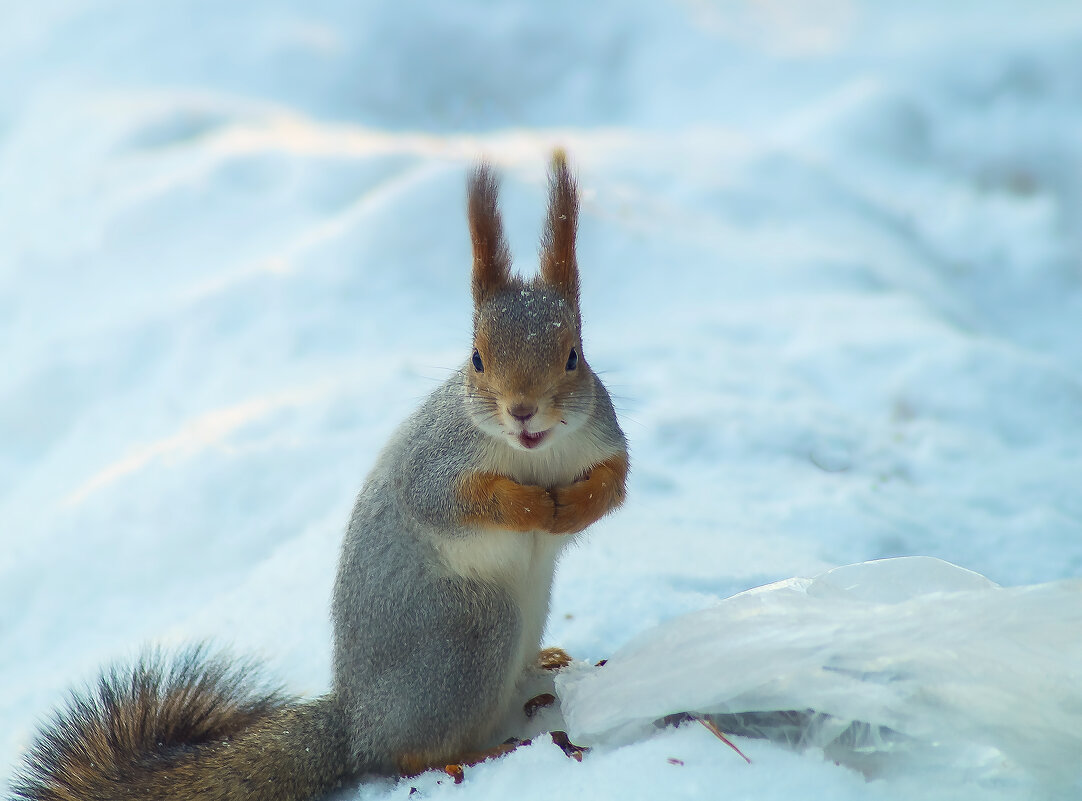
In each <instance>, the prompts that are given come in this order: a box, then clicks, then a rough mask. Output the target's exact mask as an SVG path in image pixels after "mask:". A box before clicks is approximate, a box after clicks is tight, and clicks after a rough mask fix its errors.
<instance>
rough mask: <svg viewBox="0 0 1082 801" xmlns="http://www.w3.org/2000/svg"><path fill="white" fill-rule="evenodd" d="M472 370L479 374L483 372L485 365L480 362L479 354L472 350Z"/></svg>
mask: <svg viewBox="0 0 1082 801" xmlns="http://www.w3.org/2000/svg"><path fill="white" fill-rule="evenodd" d="M473 369H474V370H476V371H477V372H479V373H483V372H484V371H485V363H484V362H483V361H481V354H480V353H478V352H477V350H474V352H473Z"/></svg>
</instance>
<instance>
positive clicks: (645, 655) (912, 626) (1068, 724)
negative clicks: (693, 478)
mask: <svg viewBox="0 0 1082 801" xmlns="http://www.w3.org/2000/svg"><path fill="white" fill-rule="evenodd" d="M557 690H558V692H559V695H560V698H561V702H562V706H563V713H564V716H565V718H566V720H567V725H568V730H569V732H570V734H571V736H572V739H573V740H574V741H575V742H580V743H584V744H597V743H605V742H609V743H619V742H626V741H629V740H631V739H636V738H638V737H641V736H644V735H646V734H647V733H649V732H650V731H651V730H652V729H653V727H654V726H655V723H656V722H657V721H659V720H660V719H661V718H664V717H665V716H667V715H670V714H675V713H678V712H692V713H697V714H702V715H710V716H711V717H712V718H713V719H714V720H715V722H717V723H718V724H719V726H720V727H721V728H722V729H723V730H727V731H729V732H732V733H736V734H743V735H748V736H755V737H765V738H767V739H771V740H775V741H777V742H781V743H785V744H788V745H790V746H793V747H797V748H806V747H816V748H821V749H824V751H825V752H826V754H827V756H828V757H829V758H831V759H834V760H835V761H839V762H842V763H844V764H848V765H850V766H852V767H855V768H857V769H859V770H861V771H863V772H864V773H866V774H867V775H869V776H880V775H885V774H889V773H891V772H892V771H893V770H897V769H911V767H912V765H913V764H914V761H916V762H918V763H919V764H921V765H923V766H925V767H929V766H932V767H942V768H946V769H950V770H958V769H961V770H965V771H967V772H970V773H973V774H975V775H980V776H981V777H983V778H984V779H987V780H989V781H1000V780H1009V779H1010V778H1011V777H1015V778H1017V777H1019V776H1022V777H1032V778H1034V779H1035V780H1037V781H1039V782H1047V783H1049V784H1059V785H1072V786H1077V785H1078V783H1079V781H1080V779H1082V759H1080V755H1082V580H1068V581H1059V582H1055V583H1050V584H1041V585H1035V586H1027V587H1013V588H1003V587H999V586H997V585H996V584H994V583H992V582H991V581H989V580H988V579H986V578H984V577H983V576H980V575H978V574H976V573H972V572H970V571H967V570H963V569H962V568H959V567H956V566H954V565H951V564H948V563H947V562H942V561H940V560H937V559H931V558H927V557H909V558H901V559H886V560H881V561H875V562H865V563H862V564H857V565H849V566H846V567H841V568H837V569H835V570H831V571H829V572H827V573H823V574H822V575H819V576H816V577H814V578H811V579H806V578H803V579H801V578H797V579H789V580H787V581H782V582H778V583H776V584H771V585H768V586H765V587H760V588H757V589H754V590H750V591H748V592H743V593H740V594H739V595H735V596H733V597H731V598H728V599H726V600H724V601H721V602H720V603H719V604H718V605H717V606H716V607H713V608H710V609H705V610H703V611H700V612H696V613H693V614H690V615H686V616H684V617H680V618H677V619H675V620H671V621H669V622H667V623H664V624H662V625H660V626H658V627H656V628H654V629H652V630H650V631H647V632H646V633H644V634H642V635H641V636H639V637H638V638H636V639H635V640H634V641H632V642H631V643H630V644H628V645H627V646H625V647H624V648H623V649H621V650H620V651H618V652H617V653H616V654H614V655H613V656H612V657H611V658H610V659H609V660H608V662H607V664H606V665H605V666H604V667H601V668H587V667H585V666H583V667H579V668H578V669H576V670H573V671H569V672H566V673H565V674H563V675H562V676H560V677H559V678H558V680H557Z"/></svg>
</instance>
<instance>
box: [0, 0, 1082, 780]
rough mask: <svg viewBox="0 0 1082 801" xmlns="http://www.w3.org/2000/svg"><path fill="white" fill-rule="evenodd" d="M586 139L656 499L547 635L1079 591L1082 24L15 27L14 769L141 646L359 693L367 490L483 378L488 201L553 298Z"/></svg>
mask: <svg viewBox="0 0 1082 801" xmlns="http://www.w3.org/2000/svg"><path fill="white" fill-rule="evenodd" d="M556 145H561V146H564V147H566V148H567V149H568V151H569V153H570V155H571V158H572V160H573V162H574V165H575V168H576V170H577V172H578V174H579V178H580V183H581V188H582V194H583V217H582V222H581V234H580V250H579V254H580V263H581V269H582V273H583V295H584V297H583V305H584V314H585V337H586V342H585V351H586V352H585V356H586V358H587V359H589V361H590V363H591V365H593V366H594V367H595V369H597V370H598V371H599V372H600V373H601V374H602V377H603V379H604V380H605V382H606V383H607V385H608V386H609V389H610V390H611V391H612V392H613V394H614V395H615V397H616V401H617V405H618V408H619V411H620V413H621V416H622V419H623V422H624V426H625V429H626V430H627V433H628V436H629V439H630V441H631V445H632V454H633V465H634V467H633V476H632V480H631V494H630V500H629V503H628V505H627V507H626V509H625V510H624V511H623V512H621V513H620V514H619V515H617V516H615V517H613V518H611V519H608V520H606V521H604V522H603V523H602V524H600V525H599V526H598V527H597V528H596V530H594V531H593V532H592V534H591V535H590V537H588V538H587V539H586V540H585V541H584V542H583V544H582V545H581V546H580V547H578V548H576V549H574V550H573V551H571V552H570V553H569V554H568V556H567V557H566V558H565V559H564V562H563V565H562V567H561V572H560V575H559V578H558V579H557V586H556V590H555V595H554V601H553V618H552V622H551V624H550V627H549V634H548V639H549V640H550V641H551V642H552V643H553V644H559V645H562V646H564V647H566V648H568V649H569V650H571V651H572V652H574V653H575V654H576V655H578V656H582V657H583V658H589V659H597V658H601V657H603V656H605V655H606V654H608V653H610V652H611V651H612V650H613V649H615V648H617V647H619V645H621V644H622V643H624V642H626V641H627V640H628V639H629V638H630V637H631V636H633V635H634V634H635V633H637V632H639V631H641V630H643V629H645V628H647V627H649V626H650V625H652V624H654V623H657V622H658V621H661V620H664V619H667V618H670V617H672V616H675V615H677V614H680V613H683V612H687V611H690V610H693V609H699V608H701V607H703V606H708V605H710V604H711V603H713V602H715V601H716V600H717V599H718V598H720V597H725V596H727V595H730V594H732V593H734V592H738V591H740V590H743V589H746V588H749V587H753V586H756V585H759V584H762V583H765V582H769V581H774V580H777V579H782V578H786V577H788V576H793V575H810V574H813V573H816V572H818V571H821V570H824V569H827V568H830V567H833V566H835V565H839V564H846V563H851V562H858V561H862V560H866V559H875V558H881V557H888V556H897V555H908V554H924V555H931V556H936V557H939V558H942V559H946V560H949V561H952V562H955V563H957V564H960V565H962V566H964V567H966V568H969V569H972V570H975V571H978V572H980V573H983V574H985V575H987V576H988V577H989V578H991V579H992V580H993V581H996V582H999V583H1001V584H1011V585H1014V584H1027V583H1034V582H1043V581H1050V580H1054V579H1060V578H1067V577H1077V576H1079V575H1082V491H1080V490H1082V486H1080V481H1082V478H1080V477H1082V255H1080V254H1082V194H1080V193H1082V189H1080V187H1082V5H1080V4H1079V3H1077V2H1073V1H1065V2H1056V1H1055V0H1041V1H1040V2H1032V3H1021V2H1017V3H1006V2H972V3H970V2H955V3H951V4H949V5H944V4H942V3H934V2H908V3H893V2H886V1H885V0H884V1H882V2H875V1H873V0H867V1H866V2H858V1H857V0H809V1H808V2H799V3H798V2H783V1H782V0H669V1H668V2H655V3H645V2H642V3H637V2H617V1H616V0H611V2H610V1H606V0H602V2H597V3H591V4H582V3H575V2H559V1H557V2H549V3H545V4H530V3H525V2H503V3H497V2H480V0H468V1H466V2H459V3H455V4H443V3H435V2H419V3H411V4H386V3H376V2H355V1H351V2H346V1H345V0H317V1H316V2H308V3H303V4H302V3H296V2H292V3H290V2H283V1H281V0H270V1H268V0H259V1H258V2H257V1H256V0H234V1H233V2H230V3H221V2H209V1H208V0H156V2H153V3H148V2H137V1H136V0H37V2H34V3H12V2H8V3H2V4H0V686H3V687H5V688H8V690H9V692H7V693H5V694H4V695H3V697H2V698H0V721H2V722H3V724H4V725H3V726H0V732H2V734H0V748H2V752H0V763H2V764H4V765H10V764H14V762H15V761H16V759H17V757H18V752H19V749H20V748H22V747H24V746H25V745H26V743H27V741H28V739H29V737H30V735H31V732H32V730H33V726H34V721H35V720H36V718H37V717H39V716H41V715H43V714H44V713H45V712H46V711H47V710H48V709H49V708H50V707H51V705H52V704H53V703H54V702H55V701H56V700H57V699H58V698H59V697H60V695H61V693H62V691H63V688H64V687H66V686H67V685H68V684H70V683H71V682H72V681H75V680H77V679H80V678H83V677H85V676H87V675H89V674H90V673H91V672H92V671H93V670H94V669H95V667H96V666H97V665H99V664H100V663H102V662H104V661H107V660H110V659H113V658H115V657H119V656H123V655H125V654H130V653H131V652H133V651H134V649H136V648H137V647H138V646H139V645H140V644H142V643H145V642H148V641H157V642H166V643H171V642H181V641H188V640H191V639H198V638H212V639H215V640H216V641H221V642H226V643H232V644H233V645H235V647H236V648H237V650H238V651H245V652H249V651H250V652H254V653H258V654H263V655H265V656H267V657H268V658H269V659H270V661H271V662H272V663H273V668H274V670H275V672H276V673H277V674H278V675H281V676H282V677H283V678H284V679H285V680H286V681H287V682H288V684H289V685H290V687H291V688H292V689H295V690H297V691H301V692H313V693H314V692H319V691H320V690H322V689H324V688H325V686H326V683H327V681H328V675H329V674H328V670H329V668H328V654H329V639H330V627H329V624H328V622H327V619H326V618H327V616H326V606H327V601H328V597H329V591H330V583H331V580H332V577H333V571H334V563H335V559H336V555H337V548H338V543H339V538H340V534H341V532H342V530H343V527H344V524H345V521H346V518H347V516H348V513H349V509H350V506H351V503H352V498H353V495H354V493H355V492H356V490H357V488H358V487H359V486H360V482H361V480H362V479H363V476H364V475H365V473H366V471H367V470H368V469H369V467H370V466H371V465H372V463H373V461H374V459H375V457H376V454H377V453H378V451H379V448H380V447H381V445H382V443H383V442H384V441H385V439H386V437H387V436H388V435H389V433H390V432H391V431H392V430H393V428H394V427H395V426H396V425H397V424H398V422H399V421H401V420H402V419H403V418H404V417H405V415H406V414H408V413H409V411H410V410H411V409H412V408H413V407H414V406H415V405H416V404H417V403H419V402H420V400H421V399H422V398H423V397H424V396H425V394H426V393H427V392H428V391H430V390H431V389H432V388H433V387H434V386H435V385H436V384H437V383H438V382H440V381H442V380H444V379H445V378H446V377H447V376H448V375H449V373H450V372H451V371H452V370H453V369H455V368H456V367H457V365H458V364H460V363H461V362H462V361H463V360H464V359H465V358H466V357H467V356H468V355H469V347H470V346H469V335H470V329H469V325H470V313H471V310H470V306H469V296H468V291H467V290H468V287H467V272H468V266H469V259H470V255H469V240H468V236H467V232H466V227H465V218H464V213H463V208H462V206H463V203H462V201H463V194H464V174H465V170H466V169H467V167H468V165H469V164H470V163H472V162H473V161H475V160H476V159H478V158H480V157H485V158H487V159H489V160H491V161H492V162H493V163H494V164H495V165H497V166H498V167H499V168H500V169H501V171H502V172H503V174H504V194H503V197H504V210H505V218H506V224H507V226H508V234H509V238H510V240H511V244H512V248H513V250H514V252H515V256H516V265H517V267H518V268H519V269H520V270H522V271H523V272H530V271H532V270H533V269H534V268H535V264H536V251H537V241H538V236H539V232H540V223H541V219H542V216H543V213H544V198H545V168H546V165H547V159H548V154H549V152H550V150H551V148H552V147H553V146H556ZM5 775H6V772H5ZM835 797H838V796H835Z"/></svg>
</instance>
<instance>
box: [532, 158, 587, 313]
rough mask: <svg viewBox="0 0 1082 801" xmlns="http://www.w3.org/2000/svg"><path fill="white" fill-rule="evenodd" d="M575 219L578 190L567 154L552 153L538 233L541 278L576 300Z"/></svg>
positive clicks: (577, 282) (577, 218)
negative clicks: (542, 228)
mask: <svg viewBox="0 0 1082 801" xmlns="http://www.w3.org/2000/svg"><path fill="white" fill-rule="evenodd" d="M578 222H579V193H578V189H577V188H576V187H575V179H574V178H573V177H572V176H571V170H570V169H568V166H567V154H566V153H564V151H563V150H562V149H557V150H556V151H554V152H553V154H552V172H551V173H550V175H549V214H548V220H546V222H545V232H544V234H542V236H541V279H542V280H543V281H544V282H545V283H546V284H552V285H553V286H556V287H557V288H559V289H560V290H561V291H562V292H563V293H564V294H565V295H566V296H567V297H568V298H569V299H571V300H572V301H574V302H575V303H576V304H577V303H578V298H579V267H578V263H577V262H576V260H575V232H576V230H577V229H578Z"/></svg>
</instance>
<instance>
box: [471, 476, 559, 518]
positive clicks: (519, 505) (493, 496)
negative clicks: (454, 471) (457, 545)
mask: <svg viewBox="0 0 1082 801" xmlns="http://www.w3.org/2000/svg"><path fill="white" fill-rule="evenodd" d="M458 500H459V503H460V504H461V505H462V508H463V516H462V522H463V523H465V524H467V525H470V524H472V525H486V526H493V527H495V528H504V529H508V530H509V531H538V530H541V531H548V530H549V528H550V526H551V525H552V522H553V517H554V512H555V507H554V505H553V499H552V497H551V496H550V495H549V493H548V491H547V490H546V489H545V488H544V487H537V486H533V485H530V484H519V483H518V482H517V481H512V480H511V479H509V478H507V477H505V476H498V475H496V474H495V473H473V474H471V475H468V476H466V478H465V479H463V481H462V482H461V483H460V484H459V487H458Z"/></svg>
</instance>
